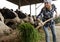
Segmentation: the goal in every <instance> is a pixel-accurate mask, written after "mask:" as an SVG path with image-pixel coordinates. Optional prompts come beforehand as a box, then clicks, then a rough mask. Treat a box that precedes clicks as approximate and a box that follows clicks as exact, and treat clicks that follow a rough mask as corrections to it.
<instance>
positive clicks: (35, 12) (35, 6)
mask: <svg viewBox="0 0 60 42" xmlns="http://www.w3.org/2000/svg"><path fill="white" fill-rule="evenodd" d="M36 14H37V9H36V4H35V16H36Z"/></svg>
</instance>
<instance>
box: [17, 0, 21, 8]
mask: <svg viewBox="0 0 60 42" xmlns="http://www.w3.org/2000/svg"><path fill="white" fill-rule="evenodd" d="M20 7H21V0H19V6H18V9H20Z"/></svg>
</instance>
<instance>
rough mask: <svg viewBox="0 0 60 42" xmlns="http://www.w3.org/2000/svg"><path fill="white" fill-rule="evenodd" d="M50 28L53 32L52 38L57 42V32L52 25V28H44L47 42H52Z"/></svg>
mask: <svg viewBox="0 0 60 42" xmlns="http://www.w3.org/2000/svg"><path fill="white" fill-rule="evenodd" d="M48 27H50V29H51V32H52V36H53V37H52V38H53V42H56V32H55V25H54V24H53V25H50V26H47V27H46V26H43V29H44V32H45V39H46V42H50V35H49V31H48Z"/></svg>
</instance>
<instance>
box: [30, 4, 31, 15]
mask: <svg viewBox="0 0 60 42" xmlns="http://www.w3.org/2000/svg"><path fill="white" fill-rule="evenodd" d="M30 14H31V4H30Z"/></svg>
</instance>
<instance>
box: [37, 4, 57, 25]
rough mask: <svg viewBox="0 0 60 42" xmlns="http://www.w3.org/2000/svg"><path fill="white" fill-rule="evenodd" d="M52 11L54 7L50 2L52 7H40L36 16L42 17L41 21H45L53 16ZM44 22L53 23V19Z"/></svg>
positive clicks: (54, 9)
mask: <svg viewBox="0 0 60 42" xmlns="http://www.w3.org/2000/svg"><path fill="white" fill-rule="evenodd" d="M54 11H56V7H55V5H54V4H52V9H51V10H48V9H46V8H42V10H41V12H40V14H39V15H38V16H37V18H39V17H40V19H42V21H43V22H44V21H46V20H47V19H50V18H52V17H53V13H54ZM46 24H54V20H51V21H49V22H47V23H46Z"/></svg>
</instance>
